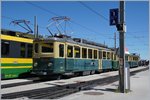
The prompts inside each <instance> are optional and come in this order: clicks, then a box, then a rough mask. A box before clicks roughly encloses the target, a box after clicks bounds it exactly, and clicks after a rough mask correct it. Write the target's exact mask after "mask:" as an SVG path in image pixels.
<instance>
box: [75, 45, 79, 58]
mask: <svg viewBox="0 0 150 100" xmlns="http://www.w3.org/2000/svg"><path fill="white" fill-rule="evenodd" d="M74 54H75V58H80V47H78V46H75V47H74Z"/></svg>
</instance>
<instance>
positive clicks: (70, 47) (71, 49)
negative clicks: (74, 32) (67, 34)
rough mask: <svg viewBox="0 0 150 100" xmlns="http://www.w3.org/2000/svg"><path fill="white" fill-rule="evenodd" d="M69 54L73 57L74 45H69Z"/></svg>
mask: <svg viewBox="0 0 150 100" xmlns="http://www.w3.org/2000/svg"><path fill="white" fill-rule="evenodd" d="M67 56H68V57H73V46H69V45H68V48H67Z"/></svg>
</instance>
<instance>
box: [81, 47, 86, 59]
mask: <svg viewBox="0 0 150 100" xmlns="http://www.w3.org/2000/svg"><path fill="white" fill-rule="evenodd" d="M82 58H87V49H86V48H82Z"/></svg>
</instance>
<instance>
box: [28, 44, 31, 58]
mask: <svg viewBox="0 0 150 100" xmlns="http://www.w3.org/2000/svg"><path fill="white" fill-rule="evenodd" d="M27 57H28V58H31V57H32V44H28V51H27Z"/></svg>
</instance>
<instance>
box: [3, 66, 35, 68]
mask: <svg viewBox="0 0 150 100" xmlns="http://www.w3.org/2000/svg"><path fill="white" fill-rule="evenodd" d="M0 68H1V69H9V68H32V66H19V67H18V66H17V67H14V66H9V67H0Z"/></svg>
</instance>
